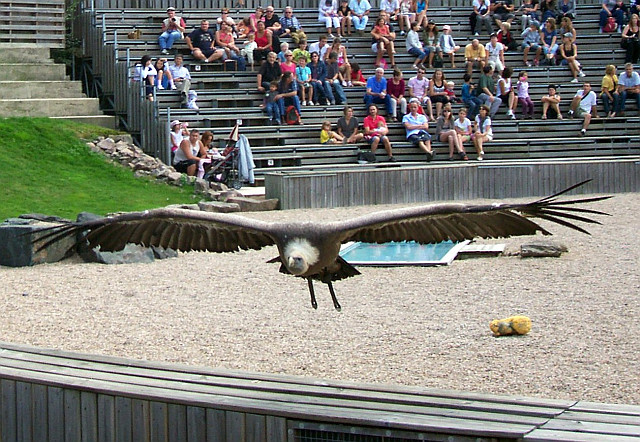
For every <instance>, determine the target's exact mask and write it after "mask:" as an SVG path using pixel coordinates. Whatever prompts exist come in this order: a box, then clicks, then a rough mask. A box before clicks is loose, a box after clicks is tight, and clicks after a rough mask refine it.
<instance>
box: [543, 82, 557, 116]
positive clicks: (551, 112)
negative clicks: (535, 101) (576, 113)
mask: <svg viewBox="0 0 640 442" xmlns="http://www.w3.org/2000/svg"><path fill="white" fill-rule="evenodd" d="M547 91H548V92H547V95H544V96H543V97H542V99H541V100H540V101H542V119H543V120H546V119H547V116H549V117H551V118H557V119H558V120H562V112H560V101H561V98H560V95H559V94H558V92H557V88H556V85H555V84H550V85H549V86H548V89H547Z"/></svg>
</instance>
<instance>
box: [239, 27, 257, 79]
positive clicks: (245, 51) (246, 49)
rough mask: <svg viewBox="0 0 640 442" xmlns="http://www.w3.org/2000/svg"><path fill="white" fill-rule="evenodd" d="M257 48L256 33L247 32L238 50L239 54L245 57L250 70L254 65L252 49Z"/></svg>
mask: <svg viewBox="0 0 640 442" xmlns="http://www.w3.org/2000/svg"><path fill="white" fill-rule="evenodd" d="M257 48H258V45H257V44H256V34H253V33H252V34H249V35H248V36H247V39H246V40H245V42H244V44H243V45H242V49H241V50H240V55H242V56H243V57H246V59H247V63H249V64H250V65H251V70H252V71H253V67H254V63H255V62H254V58H253V51H254V50H255V49H257Z"/></svg>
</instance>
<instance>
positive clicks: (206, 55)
mask: <svg viewBox="0 0 640 442" xmlns="http://www.w3.org/2000/svg"><path fill="white" fill-rule="evenodd" d="M185 41H186V43H187V47H188V48H189V50H190V51H191V55H193V58H195V59H196V60H200V61H204V62H205V63H208V62H210V61H214V60H218V59H220V58H222V56H223V55H224V51H223V50H222V49H216V47H215V43H216V38H215V35H213V32H212V31H211V29H209V21H208V20H202V21H201V22H200V27H199V28H198V29H194V30H193V31H192V32H191V33H190V34H189V35H188V36H187V38H186V39H185Z"/></svg>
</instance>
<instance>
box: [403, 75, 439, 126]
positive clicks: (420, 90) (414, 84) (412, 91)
mask: <svg viewBox="0 0 640 442" xmlns="http://www.w3.org/2000/svg"><path fill="white" fill-rule="evenodd" d="M426 72H427V70H426V69H423V68H419V69H418V73H417V74H416V76H415V77H412V78H410V79H409V82H408V83H407V86H408V87H409V99H410V100H411V98H415V99H417V100H418V103H419V104H420V105H421V106H425V105H426V106H427V110H428V112H429V113H428V115H429V118H431V119H432V120H434V118H433V107H432V105H431V98H429V80H428V79H427V78H426V77H425V76H424V74H425V73H426Z"/></svg>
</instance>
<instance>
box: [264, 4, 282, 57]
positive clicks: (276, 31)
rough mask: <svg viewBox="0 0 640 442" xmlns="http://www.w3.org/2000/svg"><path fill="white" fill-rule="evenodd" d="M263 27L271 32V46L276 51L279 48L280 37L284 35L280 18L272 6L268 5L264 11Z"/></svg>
mask: <svg viewBox="0 0 640 442" xmlns="http://www.w3.org/2000/svg"><path fill="white" fill-rule="evenodd" d="M264 26H265V28H267V29H268V30H269V31H271V45H272V46H273V47H274V48H275V49H277V48H279V47H280V45H281V42H280V36H281V35H282V34H283V33H284V30H283V29H282V25H281V24H280V17H278V14H276V11H275V9H274V7H273V5H269V6H267V7H266V8H265V10H264Z"/></svg>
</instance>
